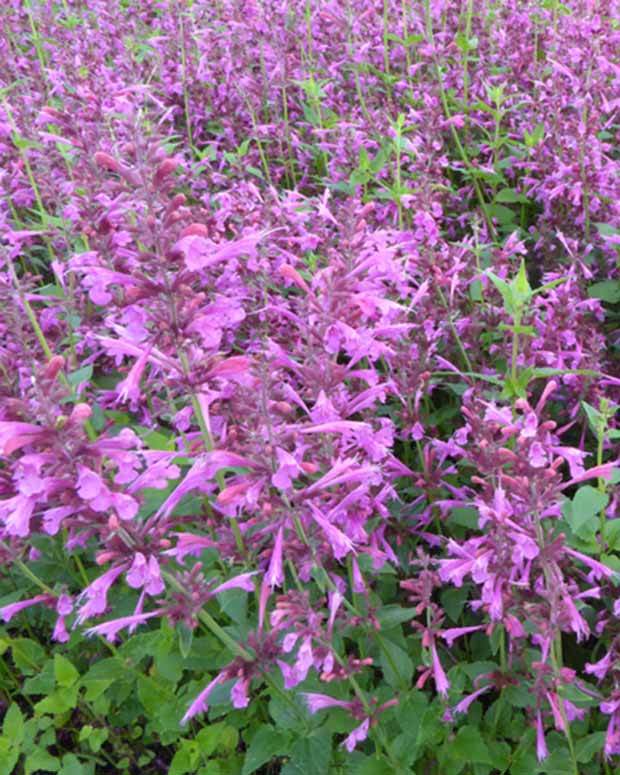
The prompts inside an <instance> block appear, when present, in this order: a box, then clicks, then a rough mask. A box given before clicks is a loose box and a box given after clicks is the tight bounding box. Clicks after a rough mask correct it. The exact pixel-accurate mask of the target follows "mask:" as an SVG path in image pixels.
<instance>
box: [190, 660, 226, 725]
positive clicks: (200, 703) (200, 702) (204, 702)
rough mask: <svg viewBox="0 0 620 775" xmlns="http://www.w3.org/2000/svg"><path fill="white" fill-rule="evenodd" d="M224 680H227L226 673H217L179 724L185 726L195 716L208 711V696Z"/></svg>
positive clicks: (224, 671)
mask: <svg viewBox="0 0 620 775" xmlns="http://www.w3.org/2000/svg"><path fill="white" fill-rule="evenodd" d="M226 680H228V673H227V671H226V670H223V671H222V672H221V673H218V674H217V675H216V676H215V678H214V679H213V680H212V681H211V682H210V683H208V684H207V685H206V686H205V688H204V689H203V690H202V691H201V692H200V694H199V695H198V696H197V697H196V699H195V700H194V701H193V702H192V704H191V705H190V706H189V708H188V709H187V712H186V713H185V715H184V716H183V718H182V719H181V724H187V722H188V721H189V720H190V719H192V718H194V716H197V715H198V714H199V713H206V712H207V711H208V710H209V696H210V694H211V692H212V691H213V690H214V689H215V687H216V686H218V684H221V683H224V681H226Z"/></svg>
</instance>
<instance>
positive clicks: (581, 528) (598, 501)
mask: <svg viewBox="0 0 620 775" xmlns="http://www.w3.org/2000/svg"><path fill="white" fill-rule="evenodd" d="M608 502H609V496H608V495H607V494H606V493H603V492H600V491H599V490H595V489H594V487H592V486H590V485H589V484H586V485H584V486H583V487H580V488H579V489H578V490H577V492H576V494H575V497H574V498H573V500H572V501H567V502H566V503H565V505H564V509H563V512H564V516H565V517H566V521H567V522H568V524H569V525H570V527H571V530H572V531H573V533H575V535H576V536H578V537H580V538H585V539H587V537H588V536H590V535H592V534H594V533H595V532H596V531H597V529H598V526H599V516H598V515H599V514H600V512H601V510H602V509H604V508H605V507H606V506H607V504H608Z"/></svg>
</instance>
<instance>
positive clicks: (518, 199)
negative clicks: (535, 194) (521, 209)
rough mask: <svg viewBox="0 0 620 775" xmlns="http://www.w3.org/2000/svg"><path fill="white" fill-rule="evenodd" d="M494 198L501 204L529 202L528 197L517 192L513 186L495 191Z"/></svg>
mask: <svg viewBox="0 0 620 775" xmlns="http://www.w3.org/2000/svg"><path fill="white" fill-rule="evenodd" d="M494 199H495V201H496V202H501V203H503V204H516V203H523V204H527V203H528V202H529V199H528V198H527V197H526V196H525V195H524V194H519V193H517V192H516V191H515V190H514V188H502V189H501V191H498V192H497V194H496V195H495V197H494Z"/></svg>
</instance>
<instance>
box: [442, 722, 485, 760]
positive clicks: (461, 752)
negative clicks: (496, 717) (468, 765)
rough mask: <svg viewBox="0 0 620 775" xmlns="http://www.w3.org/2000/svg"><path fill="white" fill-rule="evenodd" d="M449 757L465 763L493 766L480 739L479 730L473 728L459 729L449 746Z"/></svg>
mask: <svg viewBox="0 0 620 775" xmlns="http://www.w3.org/2000/svg"><path fill="white" fill-rule="evenodd" d="M451 755H452V756H453V757H454V758H457V759H462V760H463V761H466V762H480V763H481V764H493V759H492V757H491V753H490V751H489V748H488V746H487V744H486V743H485V742H484V740H483V739H482V738H481V737H480V730H479V729H477V728H476V727H474V726H469V725H467V726H464V727H461V728H460V729H459V731H458V732H457V735H456V738H455V740H454V741H453V743H452V746H451Z"/></svg>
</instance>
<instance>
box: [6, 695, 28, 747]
mask: <svg viewBox="0 0 620 775" xmlns="http://www.w3.org/2000/svg"><path fill="white" fill-rule="evenodd" d="M2 734H3V735H4V736H5V737H8V739H9V740H10V741H11V745H13V746H15V747H16V748H19V745H20V743H21V741H22V740H23V739H24V716H23V714H22V712H21V710H20V707H19V705H18V704H17V703H15V702H14V703H12V705H11V707H10V708H9V709H8V710H7V712H6V714H5V716H4V721H3V722H2Z"/></svg>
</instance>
